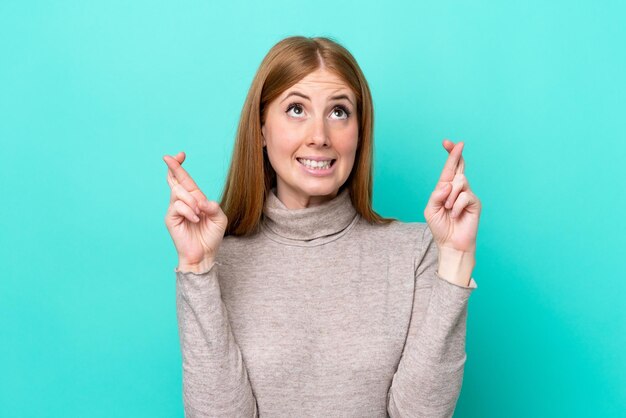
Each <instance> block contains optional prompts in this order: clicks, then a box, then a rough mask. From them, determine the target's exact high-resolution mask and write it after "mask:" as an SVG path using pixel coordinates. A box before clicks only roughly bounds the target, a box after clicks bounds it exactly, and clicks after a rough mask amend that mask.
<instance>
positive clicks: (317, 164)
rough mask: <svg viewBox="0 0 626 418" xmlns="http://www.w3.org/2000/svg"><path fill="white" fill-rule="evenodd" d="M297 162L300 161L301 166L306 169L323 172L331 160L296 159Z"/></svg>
mask: <svg viewBox="0 0 626 418" xmlns="http://www.w3.org/2000/svg"><path fill="white" fill-rule="evenodd" d="M297 160H298V161H300V162H301V163H302V164H303V165H305V166H306V167H308V168H312V169H318V170H323V169H325V168H328V167H330V165H331V162H332V160H326V161H313V160H305V159H303V158H298V159H297Z"/></svg>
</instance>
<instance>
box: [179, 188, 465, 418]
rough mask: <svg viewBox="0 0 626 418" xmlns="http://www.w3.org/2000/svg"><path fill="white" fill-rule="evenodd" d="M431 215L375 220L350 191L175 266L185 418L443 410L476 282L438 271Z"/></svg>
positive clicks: (275, 215) (460, 362) (277, 212)
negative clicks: (200, 260) (207, 256)
mask: <svg viewBox="0 0 626 418" xmlns="http://www.w3.org/2000/svg"><path fill="white" fill-rule="evenodd" d="M437 251H438V250H437V246H436V244H435V242H434V241H433V237H432V234H431V232H430V229H428V227H427V225H426V224H425V223H421V222H415V223H404V222H393V223H391V224H389V225H384V226H383V225H370V224H369V223H367V222H366V221H365V220H364V219H363V218H361V217H360V216H359V215H358V214H357V213H356V211H355V209H354V207H353V206H352V204H351V201H350V196H349V191H348V190H347V189H345V190H343V191H342V192H340V193H339V194H338V195H337V196H336V197H335V198H334V199H333V200H331V201H329V202H326V203H325V204H323V205H320V206H314V207H310V208H305V209H296V210H290V209H287V208H286V207H285V206H284V205H283V204H282V202H281V201H280V200H279V199H278V198H277V197H276V195H275V189H273V190H272V192H271V193H270V194H269V196H268V199H267V200H266V204H265V208H264V217H263V223H262V228H261V231H260V232H259V233H257V234H255V235H253V236H249V237H234V236H227V237H225V238H224V240H223V242H222V244H221V246H220V249H219V252H218V255H217V257H216V261H215V263H214V264H213V265H212V266H211V267H210V269H209V270H208V271H206V272H201V273H193V272H181V271H178V269H175V272H176V289H177V317H178V324H179V336H180V344H181V351H182V358H183V403H184V408H185V415H186V417H209V416H215V417H254V416H261V417H338V416H341V417H348V416H350V417H387V416H391V417H449V416H451V415H452V413H453V412H454V408H455V406H456V402H457V399H458V397H459V393H460V390H461V384H462V380H463V369H464V365H465V359H466V353H465V330H466V317H467V305H468V299H469V296H470V293H471V292H472V291H473V290H474V289H475V288H476V287H477V285H476V282H475V281H474V279H473V278H472V279H471V281H470V285H469V286H468V287H462V286H459V285H456V284H452V283H450V282H448V281H446V280H445V279H443V278H441V277H440V276H439V275H438V273H437V268H438V265H437V264H438V260H437Z"/></svg>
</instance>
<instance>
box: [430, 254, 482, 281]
mask: <svg viewBox="0 0 626 418" xmlns="http://www.w3.org/2000/svg"><path fill="white" fill-rule="evenodd" d="M475 265H476V257H475V254H474V253H473V252H465V251H458V250H455V249H453V248H447V247H444V248H440V249H439V267H438V270H437V273H438V274H439V276H441V278H443V279H445V280H447V281H449V282H450V283H454V284H456V285H459V286H463V287H468V286H469V284H470V279H471V277H472V271H473V270H474V266H475Z"/></svg>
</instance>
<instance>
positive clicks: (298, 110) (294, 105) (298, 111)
mask: <svg viewBox="0 0 626 418" xmlns="http://www.w3.org/2000/svg"><path fill="white" fill-rule="evenodd" d="M292 109H293V110H294V111H296V112H295V115H301V114H302V112H303V110H302V105H300V104H298V103H292V104H290V105H289V107H287V114H289V112H290V111H291V110H292ZM292 116H293V114H292ZM296 117H298V116H296Z"/></svg>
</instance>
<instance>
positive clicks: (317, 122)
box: [309, 117, 330, 146]
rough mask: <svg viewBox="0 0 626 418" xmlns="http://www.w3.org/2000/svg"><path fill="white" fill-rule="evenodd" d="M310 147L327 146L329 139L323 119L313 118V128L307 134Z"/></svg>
mask: <svg viewBox="0 0 626 418" xmlns="http://www.w3.org/2000/svg"><path fill="white" fill-rule="evenodd" d="M309 144H310V145H318V146H319V145H329V144H330V139H329V138H328V127H327V126H326V120H325V118H324V117H316V118H313V127H312V128H311V132H310V134H309Z"/></svg>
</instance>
